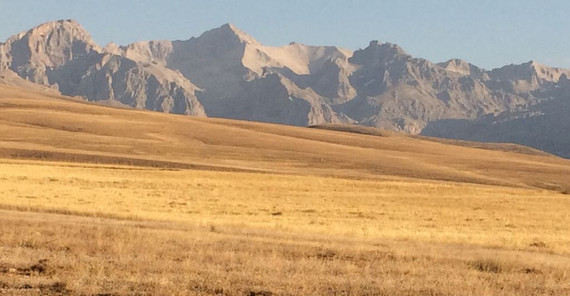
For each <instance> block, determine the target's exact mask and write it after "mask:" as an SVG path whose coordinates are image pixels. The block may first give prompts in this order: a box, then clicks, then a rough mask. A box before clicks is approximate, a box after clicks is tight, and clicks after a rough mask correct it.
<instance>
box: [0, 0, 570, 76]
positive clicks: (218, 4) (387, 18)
mask: <svg viewBox="0 0 570 296" xmlns="http://www.w3.org/2000/svg"><path fill="white" fill-rule="evenodd" d="M58 19H74V20H76V21H78V22H79V23H81V25H82V26H83V27H84V28H85V29H87V30H88V31H89V32H90V33H91V35H92V37H93V38H94V40H95V41H96V42H97V43H99V44H100V45H101V46H105V45H106V44H107V43H108V42H110V41H113V42H115V43H117V44H120V45H126V44H129V43H132V42H135V41H143V40H164V39H166V40H186V39H189V38H190V37H197V36H199V35H200V34H202V33H203V32H205V31H207V30H210V29H213V28H217V27H220V26H221V25H223V24H225V23H233V24H234V25H236V26H237V27H238V28H240V29H241V30H242V31H245V32H247V33H248V34H249V35H251V36H253V37H254V38H255V39H257V40H258V41H259V42H261V43H263V44H265V45H271V46H281V45H286V44H288V43H290V42H293V41H294V42H299V43H304V44H309V45H335V46H339V47H344V48H347V49H351V50H357V49H361V48H365V47H367V46H368V44H369V42H370V41H371V40H379V41H382V42H391V43H396V44H398V45H400V46H401V47H403V48H404V50H406V51H407V52H408V53H410V54H412V55H413V56H415V57H421V58H426V59H428V60H430V61H432V62H442V61H445V60H448V59H451V58H460V59H464V60H467V61H468V62H470V63H473V64H475V65H477V66H480V67H483V68H486V69H492V68H496V67H501V66H504V65H507V64H513V63H514V64H520V63H524V62H528V61H530V60H535V61H537V62H540V63H544V64H547V65H551V66H556V67H565V68H570V38H569V36H567V35H566V34H567V33H568V32H570V1H567V0H544V1H537V0H470V1H467V0H416V1H411V0H392V1H387V0H386V1H381V0H376V1H374V0H353V1H341V0H326V1H325V0H286V1H284V0H226V1H221V0H201V1H193V0H0V40H1V41H4V40H6V39H7V38H8V37H9V36H11V35H14V34H16V33H19V32H21V31H25V30H28V29H30V28H32V27H34V26H37V25H39V24H41V23H44V22H48V21H53V20H58ZM1 41H0V42H1Z"/></svg>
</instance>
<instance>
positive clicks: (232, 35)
mask: <svg viewBox="0 0 570 296" xmlns="http://www.w3.org/2000/svg"><path fill="white" fill-rule="evenodd" d="M199 38H212V39H237V40H239V41H240V42H244V43H248V44H258V42H257V40H255V39H254V38H253V37H251V36H250V35H249V34H247V33H245V32H244V31H242V30H240V29H239V28H238V27H236V26H235V25H234V24H231V23H226V24H223V25H222V26H220V27H219V28H216V29H212V30H209V31H207V32H205V33H204V34H202V35H201V36H200V37H199Z"/></svg>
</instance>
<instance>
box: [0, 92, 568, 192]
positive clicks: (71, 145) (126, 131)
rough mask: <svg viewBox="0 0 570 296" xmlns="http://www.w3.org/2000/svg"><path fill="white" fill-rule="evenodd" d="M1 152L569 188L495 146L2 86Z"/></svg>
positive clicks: (563, 165)
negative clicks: (142, 107) (138, 106)
mask: <svg viewBox="0 0 570 296" xmlns="http://www.w3.org/2000/svg"><path fill="white" fill-rule="evenodd" d="M0 143H1V145H0V147H2V148H1V149H0V156H2V157H6V158H22V159H43V160H62V161H81V162H92V163H116V164H135V165H138V164H140V165H151V166H164V165H166V166H172V167H181V168H191V167H192V166H196V167H198V168H209V169H213V170H222V171H223V170H249V171H264V172H273V173H289V174H304V175H308V174H311V175H324V176H339V177H351V178H386V177H405V178H419V179H432V180H446V181H454V182H468V183H478V184H495V185H507V186H516V187H537V188H546V189H555V190H556V189H558V190H564V189H565V188H563V187H564V186H566V184H570V161H568V160H561V159H559V158H555V157H550V156H548V155H540V154H538V155H528V154H527V155H522V154H520V153H511V152H510V151H501V150H505V149H502V148H501V147H500V145H499V146H497V150H489V149H480V148H473V147H466V146H464V145H463V146H462V145H456V144H454V143H452V142H451V143H450V142H443V143H438V142H436V141H433V140H431V139H422V138H412V137H408V136H405V135H401V134H394V133H386V135H385V136H382V137H378V136H371V135H362V134H354V133H342V132H337V131H329V130H318V129H308V128H300V127H289V126H282V125H270V124H261V123H254V122H244V121H231V120H222V119H198V118H191V117H185V116H176V115H168V114H160V113H155V112H144V111H135V110H125V109H113V108H106V107H101V106H96V105H90V104H82V103H77V102H73V101H70V100H62V99H61V98H58V97H54V96H45V95H40V94H31V93H28V92H25V91H22V90H21V89H17V88H10V87H6V86H1V88H0ZM484 148H489V147H484ZM491 149H494V148H493V147H491ZM507 150H509V149H507ZM154 162H156V163H154Z"/></svg>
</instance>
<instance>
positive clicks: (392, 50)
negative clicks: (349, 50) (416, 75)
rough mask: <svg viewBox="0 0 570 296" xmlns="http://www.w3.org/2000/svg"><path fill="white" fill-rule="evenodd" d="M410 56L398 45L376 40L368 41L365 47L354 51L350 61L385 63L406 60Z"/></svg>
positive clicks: (356, 62) (357, 62)
mask: <svg viewBox="0 0 570 296" xmlns="http://www.w3.org/2000/svg"><path fill="white" fill-rule="evenodd" d="M410 58H411V56H410V55H409V54H408V53H407V52H406V51H404V49H402V48H401V47H400V46H398V45H397V44H393V43H382V42H380V41H378V40H373V41H371V42H370V44H369V45H368V47H367V48H365V49H360V50H357V51H355V52H354V55H353V56H352V57H351V58H350V62H351V63H354V64H369V63H370V62H372V61H374V62H375V63H379V62H380V63H385V62H388V61H392V60H407V59H410Z"/></svg>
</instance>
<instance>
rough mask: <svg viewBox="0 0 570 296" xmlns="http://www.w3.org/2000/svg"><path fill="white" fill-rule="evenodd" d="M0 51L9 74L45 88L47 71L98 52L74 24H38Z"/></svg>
mask: <svg viewBox="0 0 570 296" xmlns="http://www.w3.org/2000/svg"><path fill="white" fill-rule="evenodd" d="M2 47H3V49H2V50H0V51H3V52H4V58H3V60H5V61H6V63H8V64H10V69H11V70H12V71H14V72H16V73H18V75H20V76H21V77H23V78H25V79H29V80H31V81H33V82H37V83H40V84H48V81H47V79H45V72H46V70H49V69H56V68H59V67H61V66H63V65H64V64H66V63H67V62H69V61H72V60H76V59H79V58H81V57H82V56H86V55H88V54H89V53H90V52H93V51H96V52H99V51H100V50H101V49H100V47H99V46H98V45H97V44H96V43H95V42H94V41H93V39H92V38H91V35H90V34H89V32H87V31H86V30H85V29H84V28H83V27H82V26H81V25H80V24H79V23H78V22H76V21H74V20H59V21H54V22H48V23H44V24H41V25H39V26H37V27H35V28H33V29H30V30H28V31H26V32H22V33H20V34H17V35H14V36H12V37H11V38H9V39H8V40H7V41H6V43H5V44H4V45H3V46H2Z"/></svg>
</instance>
